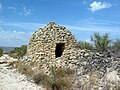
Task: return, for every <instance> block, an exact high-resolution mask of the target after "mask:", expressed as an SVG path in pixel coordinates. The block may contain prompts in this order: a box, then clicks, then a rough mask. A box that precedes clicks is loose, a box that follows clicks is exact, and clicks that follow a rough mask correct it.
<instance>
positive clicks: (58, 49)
mask: <svg viewBox="0 0 120 90" xmlns="http://www.w3.org/2000/svg"><path fill="white" fill-rule="evenodd" d="M64 48H65V43H57V44H56V48H55V57H56V58H57V57H61V56H62V53H63V51H64Z"/></svg>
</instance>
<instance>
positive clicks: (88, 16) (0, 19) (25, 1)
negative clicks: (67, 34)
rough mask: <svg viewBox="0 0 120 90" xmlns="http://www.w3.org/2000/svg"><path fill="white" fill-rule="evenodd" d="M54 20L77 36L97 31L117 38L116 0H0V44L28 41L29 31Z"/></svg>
mask: <svg viewBox="0 0 120 90" xmlns="http://www.w3.org/2000/svg"><path fill="white" fill-rule="evenodd" d="M50 21H55V22H56V23H57V24H59V25H64V26H66V27H67V28H68V29H69V30H70V31H71V32H72V33H73V35H74V36H75V37H76V39H77V40H82V41H83V40H84V41H88V42H89V41H90V36H91V35H92V34H93V33H95V32H99V33H100V34H104V33H109V34H110V38H111V39H112V40H115V39H116V38H120V0H0V46H21V45H23V44H28V41H29V38H30V36H31V35H32V33H33V32H34V31H35V30H37V29H38V28H40V27H43V26H44V25H46V24H48V23H49V22H50Z"/></svg>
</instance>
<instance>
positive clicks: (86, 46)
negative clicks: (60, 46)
mask: <svg viewBox="0 0 120 90" xmlns="http://www.w3.org/2000/svg"><path fill="white" fill-rule="evenodd" d="M76 47H77V48H80V49H88V50H92V49H93V46H92V44H90V43H88V42H86V41H79V42H78V43H77V45H76Z"/></svg>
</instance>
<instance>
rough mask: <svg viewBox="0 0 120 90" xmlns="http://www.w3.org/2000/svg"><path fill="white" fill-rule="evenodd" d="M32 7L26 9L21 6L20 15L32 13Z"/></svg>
mask: <svg viewBox="0 0 120 90" xmlns="http://www.w3.org/2000/svg"><path fill="white" fill-rule="evenodd" d="M32 11H33V9H28V8H26V7H25V6H24V7H23V11H22V12H20V13H19V14H20V15H24V16H28V15H31V14H32Z"/></svg>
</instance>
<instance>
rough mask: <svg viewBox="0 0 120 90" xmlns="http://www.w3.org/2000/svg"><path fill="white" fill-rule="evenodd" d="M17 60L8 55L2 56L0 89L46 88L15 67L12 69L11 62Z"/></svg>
mask: <svg viewBox="0 0 120 90" xmlns="http://www.w3.org/2000/svg"><path fill="white" fill-rule="evenodd" d="M15 60H16V59H13V58H11V57H9V56H8V55H3V56H2V57H0V90H44V89H43V88H42V87H41V86H37V85H36V84H34V83H32V81H28V80H27V78H26V76H24V75H21V74H20V73H19V72H17V71H16V70H15V69H10V67H9V66H8V64H9V62H11V61H15Z"/></svg>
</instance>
